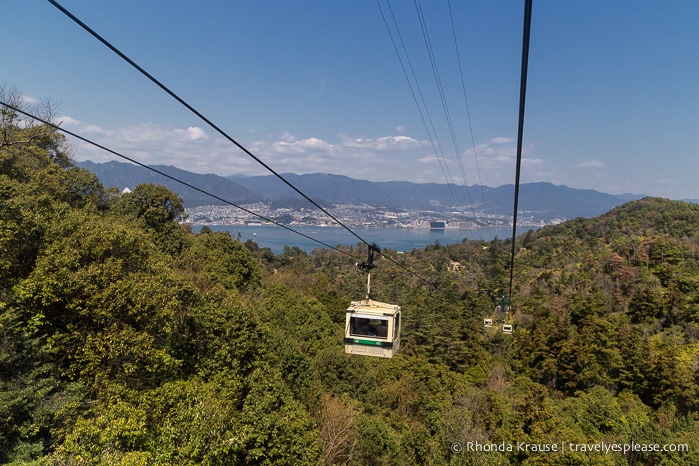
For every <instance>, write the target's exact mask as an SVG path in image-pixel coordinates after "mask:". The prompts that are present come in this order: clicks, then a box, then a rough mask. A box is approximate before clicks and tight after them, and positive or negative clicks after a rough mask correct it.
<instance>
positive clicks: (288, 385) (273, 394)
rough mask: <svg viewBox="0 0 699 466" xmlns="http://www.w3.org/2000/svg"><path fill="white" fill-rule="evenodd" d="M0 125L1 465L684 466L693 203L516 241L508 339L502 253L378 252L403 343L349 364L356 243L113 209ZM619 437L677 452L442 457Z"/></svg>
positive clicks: (61, 145)
mask: <svg viewBox="0 0 699 466" xmlns="http://www.w3.org/2000/svg"><path fill="white" fill-rule="evenodd" d="M0 116H1V117H2V119H0V168H1V170H0V462H2V463H9V464H71V465H77V464H125V465H136V464H144V465H145V464H185V465H194V464H211V465H229V464H233V465H235V464H269V465H272V464H274V465H277V464H289V465H291V464H325V465H332V464H357V465H359V464H385V465H391V464H401V465H402V464H434V465H438V464H624V463H625V462H629V463H631V464H697V460H696V455H695V454H694V452H695V451H696V450H697V449H699V441H697V439H698V438H699V423H698V422H697V421H696V420H695V419H696V418H697V411H698V410H699V403H698V402H697V400H698V399H699V235H697V231H698V227H699V207H698V206H695V205H692V204H687V203H681V202H672V201H667V200H663V199H653V198H648V199H644V200H641V201H636V202H632V203H629V204H626V205H624V206H621V207H619V208H617V209H614V210H613V211H612V212H610V213H608V214H606V215H604V216H601V217H598V218H596V219H589V220H586V219H576V220H574V221H570V222H566V223H564V224H562V225H558V226H551V227H545V228H542V229H540V230H538V231H535V232H534V231H530V232H527V233H526V234H525V235H524V236H523V237H522V238H520V239H518V242H517V246H518V247H517V248H516V250H517V251H518V252H517V256H516V258H515V268H514V277H515V289H514V294H513V297H512V298H513V299H512V302H511V303H510V304H511V309H510V311H511V312H510V314H509V315H508V317H511V318H512V321H513V323H514V326H515V331H514V334H513V335H503V334H502V332H496V333H494V332H492V331H490V330H488V331H486V330H484V329H483V318H484V317H486V316H491V315H493V314H494V309H495V306H496V305H498V304H500V303H499V299H500V296H501V295H502V293H503V291H504V290H506V289H507V285H508V280H509V265H510V264H509V261H510V258H509V245H510V243H509V242H507V241H501V240H498V239H496V240H493V241H490V242H487V243H486V242H483V241H467V240H465V241H464V242H462V243H460V244H455V245H450V246H443V245H440V244H438V243H436V244H434V245H432V246H430V247H428V248H425V249H422V250H414V251H411V252H410V253H408V254H401V255H397V254H395V253H394V252H392V251H384V253H386V254H390V255H392V258H393V259H395V261H396V262H397V263H399V264H401V265H403V266H405V267H407V268H409V269H411V270H414V271H415V272H417V273H418V274H420V275H421V276H425V277H427V278H428V279H429V280H428V282H427V283H425V282H422V281H420V280H419V279H417V278H416V277H414V276H412V275H410V274H406V273H404V271H403V270H402V269H401V268H399V267H398V266H396V265H395V263H392V262H390V261H387V260H384V259H382V258H378V259H377V263H378V265H379V267H378V268H377V269H376V271H375V273H374V274H373V275H372V289H373V294H374V297H375V298H376V299H379V300H381V301H384V302H391V303H396V304H400V305H401V306H402V309H403V334H402V341H401V350H400V352H399V353H398V354H397V355H396V356H395V357H394V358H392V359H378V358H370V357H360V356H355V355H348V354H345V353H344V351H343V343H342V338H343V333H344V317H345V309H346V308H347V305H348V303H349V301H350V300H352V299H354V300H357V299H361V298H363V297H364V292H365V283H366V282H365V277H364V276H362V275H360V274H358V273H357V272H356V269H355V267H354V260H353V258H352V257H351V256H355V257H358V256H362V255H363V254H364V252H363V251H364V248H363V247H359V246H358V247H352V248H348V252H350V256H347V255H345V254H341V253H338V252H336V251H326V250H316V251H314V252H313V253H311V254H308V253H306V252H304V251H302V250H300V249H299V248H297V247H288V248H285V250H284V252H283V254H280V255H278V256H275V255H273V254H272V253H271V251H269V250H268V249H264V248H263V249H260V248H259V247H258V246H257V245H256V244H254V243H253V242H247V243H245V244H243V243H240V242H239V241H238V240H236V239H235V238H233V237H231V236H230V235H229V234H228V233H221V232H218V233H217V232H213V231H211V229H208V228H205V229H202V231H201V233H200V234H198V235H192V234H190V233H189V232H188V231H187V230H186V229H184V228H182V227H181V226H180V225H179V224H178V223H177V220H178V219H181V218H182V215H183V212H184V211H183V208H182V202H181V200H180V199H179V198H178V197H177V196H176V195H175V194H174V193H172V192H171V191H169V190H168V189H167V188H164V187H162V186H156V185H152V184H145V185H139V186H138V187H137V188H136V189H135V190H134V192H132V193H129V194H124V195H122V196H120V197H119V196H118V194H117V193H116V192H115V191H114V190H109V189H104V187H102V186H101V185H100V184H99V183H98V182H97V179H96V177H95V176H94V175H92V174H90V173H89V172H87V171H85V170H82V169H78V168H76V167H74V166H73V165H72V164H71V163H70V160H69V158H68V156H67V154H68V153H69V149H68V147H67V146H66V144H65V140H64V139H63V138H62V137H61V136H60V135H58V134H56V133H55V132H54V131H52V130H50V129H48V128H45V127H42V126H41V125H36V124H29V122H22V121H20V120H18V117H17V115H13V114H11V112H9V113H8V112H7V111H3V113H2V115H0ZM20 123H21V124H20ZM454 262H458V263H459V264H460V266H461V267H455V266H454ZM503 319H504V316H503V315H497V316H496V320H497V321H498V323H500V324H501V322H502V320H503ZM631 441H634V442H637V443H642V442H643V443H659V444H661V445H662V444H666V443H683V444H687V445H688V446H689V447H690V452H689V453H683V452H633V453H631V454H628V455H626V456H625V457H622V456H621V455H620V454H599V453H596V452H586V451H570V452H566V453H565V454H563V455H557V454H543V453H538V452H531V451H529V452H526V451H495V452H488V453H484V452H480V453H479V452H471V451H463V452H460V453H458V452H454V450H452V449H451V448H450V446H451V445H452V444H455V443H458V444H460V445H466V444H467V443H468V442H481V443H487V444H502V445H504V444H507V445H516V444H517V442H523V443H538V444H543V443H559V444H560V443H561V442H573V443H579V444H591V443H600V442H607V443H630V442H631Z"/></svg>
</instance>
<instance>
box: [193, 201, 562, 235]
mask: <svg viewBox="0 0 699 466" xmlns="http://www.w3.org/2000/svg"><path fill="white" fill-rule="evenodd" d="M243 207H245V209H247V210H249V211H250V212H255V213H257V214H258V215H260V216H261V217H264V218H267V219H270V220H274V221H275V222H277V223H281V224H283V225H288V226H301V225H303V226H317V227H328V226H337V224H336V223H335V222H334V221H333V220H332V219H330V218H328V216H327V215H325V214H323V213H322V212H320V211H318V210H317V209H313V208H298V209H295V208H288V207H284V208H273V207H271V206H270V205H269V204H266V203H263V202H258V203H254V204H248V205H245V206H243ZM330 211H331V212H332V214H333V215H334V216H335V217H336V218H337V219H338V220H340V221H341V222H342V223H344V224H345V225H347V226H349V227H370V228H427V229H430V228H432V229H435V228H439V229H465V230H467V229H473V228H481V227H507V226H511V225H512V217H509V216H505V215H496V214H485V213H478V212H475V213H474V212H439V211H413V212H402V211H401V212H397V211H389V210H386V209H385V208H381V207H374V206H369V205H366V204H362V205H354V204H336V205H334V206H333V207H332V208H331V209H330ZM186 214H187V222H188V223H192V224H194V225H263V224H271V223H272V222H269V221H265V220H262V219H260V217H257V216H255V215H253V214H250V213H248V212H244V211H242V210H240V209H238V208H236V207H232V206H220V205H207V206H199V207H193V208H188V209H186ZM524 214H525V215H520V216H518V220H517V223H518V226H542V224H557V223H561V222H563V221H565V219H552V220H550V221H547V222H541V221H537V220H535V219H534V217H527V216H526V213H524Z"/></svg>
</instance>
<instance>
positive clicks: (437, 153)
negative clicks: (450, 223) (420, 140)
mask: <svg viewBox="0 0 699 466" xmlns="http://www.w3.org/2000/svg"><path fill="white" fill-rule="evenodd" d="M387 4H388V10H389V12H390V13H391V18H392V19H393V24H394V26H395V27H396V32H397V34H398V38H399V39H400V42H401V45H402V47H403V53H405V59H406V60H407V62H408V66H409V67H410V70H411V73H412V75H413V80H414V81H415V87H417V91H418V94H419V95H420V99H421V100H422V106H423V107H424V108H425V113H426V114H427V120H429V122H430V126H431V127H432V132H430V128H429V126H428V125H427V121H426V120H425V116H424V115H423V113H422V107H420V101H419V100H418V98H417V95H416V94H415V90H414V89H413V85H412V83H411V82H410V77H409V76H408V72H407V70H406V69H405V65H404V64H403V59H402V58H401V55H400V51H399V50H398V46H397V45H396V41H395V39H394V38H393V33H392V32H391V27H390V26H389V25H388V21H387V20H386V15H385V14H384V12H383V8H381V3H380V1H379V0H376V5H377V6H378V8H379V12H380V13H381V17H382V19H383V22H384V25H385V26H386V31H388V36H389V37H390V39H391V43H392V44H393V50H394V51H395V52H396V56H397V57H398V62H399V63H400V67H401V69H402V70H403V76H405V80H406V81H407V82H408V87H409V88H410V93H411V94H412V96H413V100H414V101H415V105H416V106H417V111H418V113H419V114H420V119H421V120H422V124H423V125H424V127H425V132H427V137H428V138H429V140H430V144H431V145H432V150H433V151H434V155H435V157H437V162H439V168H440V169H441V170H442V175H443V176H444V180H445V181H446V182H447V188H448V189H449V193H450V194H451V198H452V199H453V200H454V202H455V203H456V202H457V201H456V200H457V194H456V190H455V187H454V186H455V185H454V180H453V178H452V177H451V172H450V171H449V166H446V170H445V165H446V160H445V163H444V164H442V158H444V151H443V150H442V146H441V144H440V143H439V138H438V137H437V131H436V130H435V128H434V123H433V122H432V117H431V115H430V112H429V109H428V108H427V104H426V103H425V97H424V96H423V94H422V89H421V88H420V84H419V83H418V80H417V76H416V75H415V69H414V68H413V64H412V62H411V60H410V56H409V55H408V50H407V48H406V47H405V42H404V41H403V36H402V35H401V33H400V28H399V27H398V22H397V21H396V17H395V15H394V14H393V9H392V8H391V3H390V1H388V0H387ZM433 133H434V138H432V134H433ZM435 139H436V141H437V142H436V145H435ZM438 148H439V149H438ZM440 153H441V154H442V158H440ZM447 172H448V173H449V176H447ZM450 178H451V181H450Z"/></svg>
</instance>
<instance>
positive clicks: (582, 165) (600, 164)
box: [575, 160, 605, 168]
mask: <svg viewBox="0 0 699 466" xmlns="http://www.w3.org/2000/svg"><path fill="white" fill-rule="evenodd" d="M575 166H576V167H578V168H604V167H605V164H604V162H600V161H599V160H589V161H587V162H580V163H576V164H575Z"/></svg>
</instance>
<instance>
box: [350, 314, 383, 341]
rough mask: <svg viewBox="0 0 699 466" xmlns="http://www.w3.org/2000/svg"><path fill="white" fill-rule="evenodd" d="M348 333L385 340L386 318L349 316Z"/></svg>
mask: <svg viewBox="0 0 699 466" xmlns="http://www.w3.org/2000/svg"><path fill="white" fill-rule="evenodd" d="M350 335H352V336H359V337H375V338H381V339H382V340H385V339H386V338H388V318H387V317H371V316H363V317H360V316H352V317H350Z"/></svg>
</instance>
